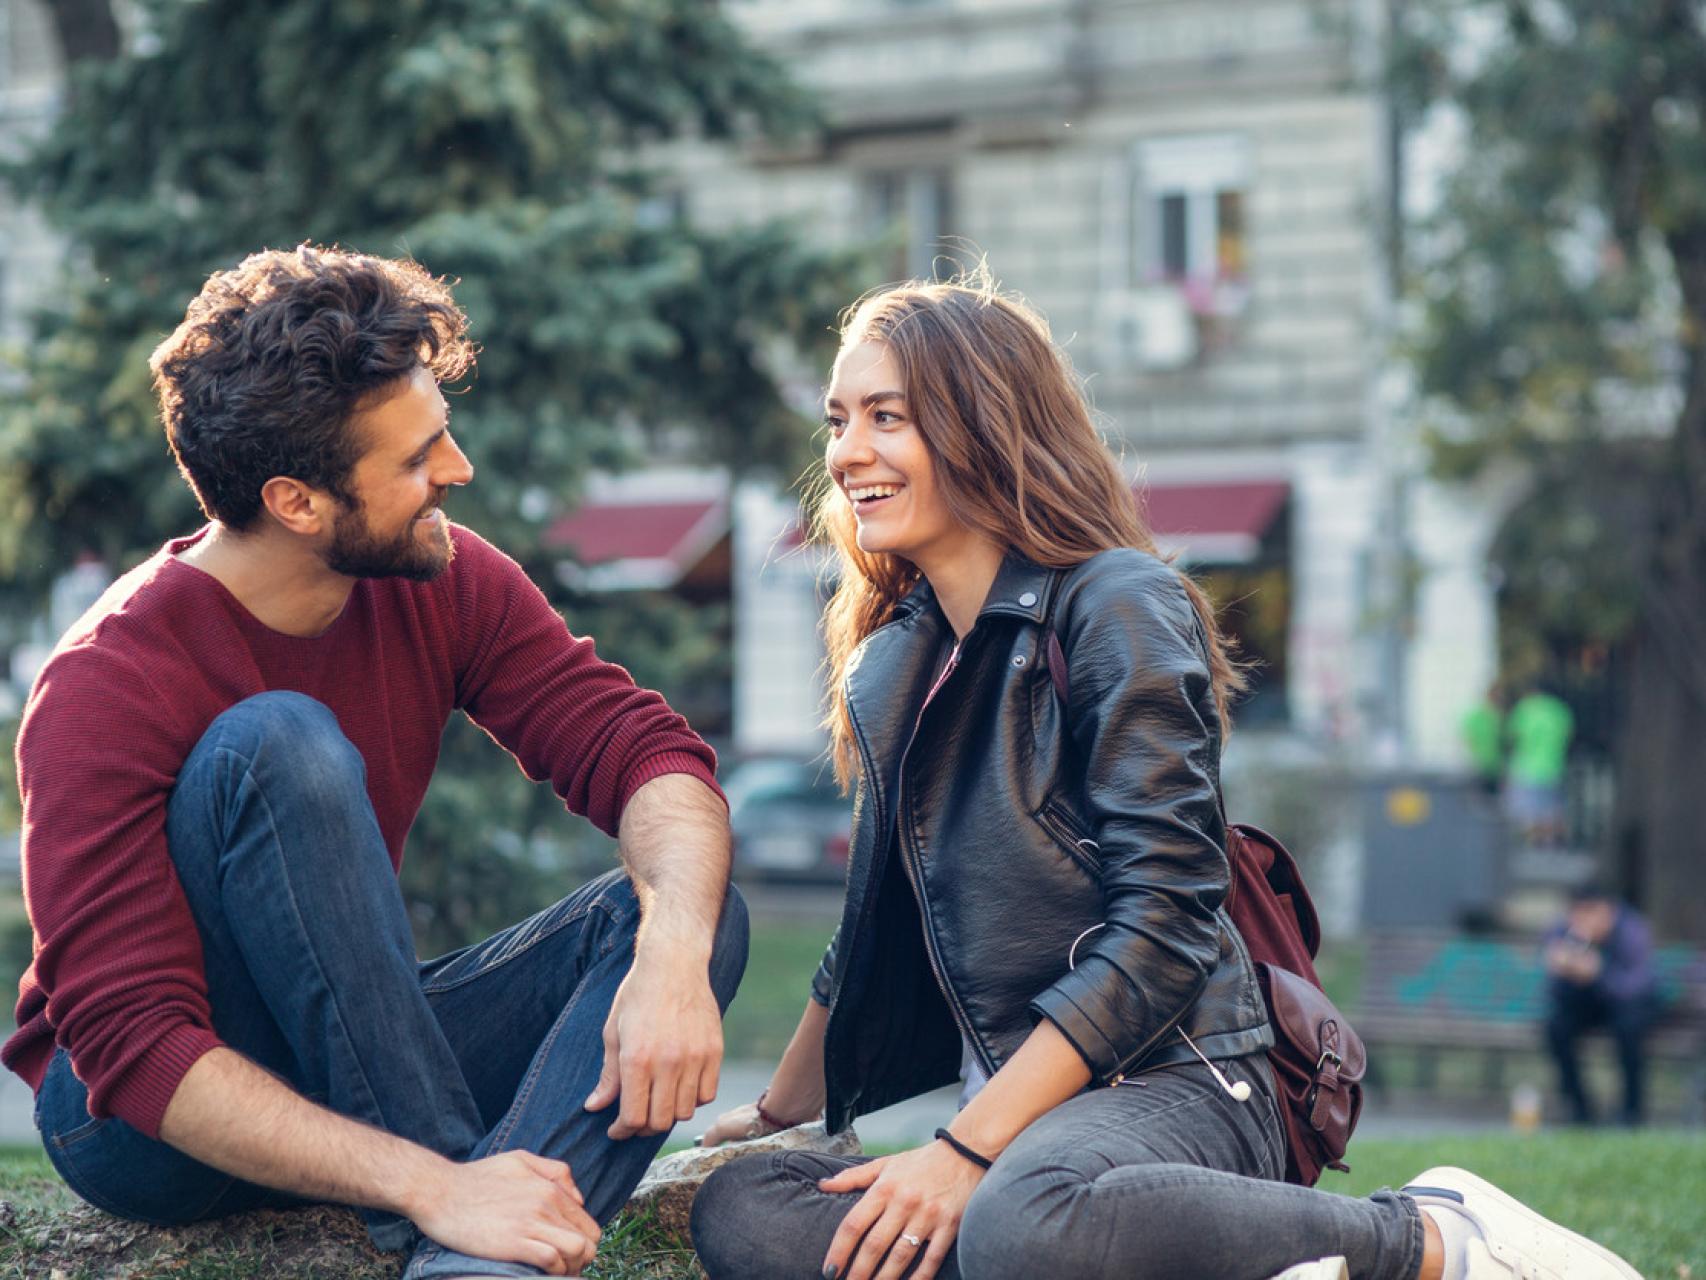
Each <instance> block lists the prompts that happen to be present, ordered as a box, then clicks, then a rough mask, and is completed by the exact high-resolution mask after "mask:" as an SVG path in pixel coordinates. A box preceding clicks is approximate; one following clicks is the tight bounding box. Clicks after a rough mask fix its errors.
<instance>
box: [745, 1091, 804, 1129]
mask: <svg viewBox="0 0 1706 1280" xmlns="http://www.w3.org/2000/svg"><path fill="white" fill-rule="evenodd" d="M769 1096H770V1090H768V1089H766V1090H765V1091H764V1092H763V1093H761V1094H759V1095H758V1101H757V1102H755V1103H753V1104H752V1109H753V1110H754V1111H756V1112H758V1118H759V1119H760V1120H762V1121H764V1123H765V1124H767V1125H769V1126H770V1127H771V1128H772V1129H774V1130H776V1132H778V1133H780V1132H781V1131H782V1130H783V1129H792V1128H793V1127H794V1126H793V1125H791V1124H784V1123H783V1122H782V1121H780V1120H778V1119H777V1118H776V1117H775V1116H773V1115H771V1114H770V1113H769V1112H768V1111H766V1110H765V1109H764V1100H765V1099H766V1098H768V1097H769Z"/></svg>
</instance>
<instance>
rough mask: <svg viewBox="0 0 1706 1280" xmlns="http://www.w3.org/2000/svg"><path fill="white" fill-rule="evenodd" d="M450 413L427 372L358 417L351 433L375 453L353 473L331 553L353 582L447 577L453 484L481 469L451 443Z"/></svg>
mask: <svg viewBox="0 0 1706 1280" xmlns="http://www.w3.org/2000/svg"><path fill="white" fill-rule="evenodd" d="M449 423H450V408H449V406H448V405H447V404H445V402H444V396H443V394H442V393H441V392H440V391H439V389H438V383H437V382H436V381H434V379H433V376H432V374H431V373H429V372H428V371H427V370H426V368H425V367H424V366H422V367H418V368H416V370H415V371H414V373H412V374H410V375H409V377H408V378H407V379H405V380H404V381H403V382H401V383H400V384H399V386H398V389H397V391H396V392H395V393H394V394H392V395H390V396H388V397H387V398H385V399H384V400H382V401H381V402H379V403H378V404H375V405H373V406H371V407H370V408H368V409H365V410H363V411H362V412H360V413H358V414H356V415H355V417H354V418H353V419H352V420H351V422H350V429H351V430H352V431H358V432H360V433H361V438H362V439H364V440H366V441H367V452H366V453H364V454H363V455H362V457H361V461H359V462H357V463H356V464H355V467H354V468H353V470H352V471H351V472H350V482H349V491H350V495H351V501H350V502H348V503H345V504H343V505H342V507H341V509H340V510H339V511H338V514H337V518H336V520H335V521H334V523H333V527H332V540H331V544H330V545H329V546H328V547H327V548H326V549H325V551H324V552H323V556H324V559H325V562H326V567H327V568H328V569H331V570H332V571H333V572H335V573H341V574H343V575H344V576H346V577H350V578H408V579H411V580H412V581H415V582H426V581H429V580H430V579H432V578H436V577H437V576H438V575H439V574H440V573H442V572H444V569H445V566H447V565H448V564H449V563H450V558H451V556H452V554H453V548H452V546H451V542H450V528H449V526H448V525H447V524H446V523H445V519H444V513H443V511H442V510H441V509H440V507H441V504H442V503H443V501H444V495H445V494H446V493H447V492H448V491H449V489H450V487H451V486H452V485H458V484H467V483H468V481H469V480H471V479H473V477H474V468H473V467H471V466H470V465H469V464H468V459H467V458H466V457H465V456H464V455H463V453H462V450H461V449H459V448H457V447H456V442H455V441H454V440H452V439H451V438H450V430H449Z"/></svg>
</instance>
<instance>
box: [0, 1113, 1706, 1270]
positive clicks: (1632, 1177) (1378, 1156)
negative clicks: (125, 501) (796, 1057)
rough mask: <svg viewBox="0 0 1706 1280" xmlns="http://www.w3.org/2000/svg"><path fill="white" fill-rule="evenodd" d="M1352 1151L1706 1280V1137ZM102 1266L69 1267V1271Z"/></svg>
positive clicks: (9, 1255) (1351, 1186)
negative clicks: (1467, 1184)
mask: <svg viewBox="0 0 1706 1280" xmlns="http://www.w3.org/2000/svg"><path fill="white" fill-rule="evenodd" d="M1349 1159H1350V1163H1351V1166H1352V1172H1350V1173H1349V1174H1339V1173H1329V1174H1328V1175H1327V1176H1326V1178H1325V1179H1324V1180H1323V1182H1322V1187H1323V1188H1324V1189H1326V1190H1329V1191H1333V1192H1337V1193H1341V1194H1345V1195H1364V1194H1366V1193H1368V1192H1370V1191H1373V1190H1375V1189H1377V1188H1379V1187H1383V1186H1401V1185H1403V1183H1404V1182H1406V1181H1407V1180H1408V1179H1410V1178H1411V1177H1413V1176H1414V1175H1416V1174H1417V1173H1420V1172H1421V1171H1422V1170H1424V1169H1426V1168H1428V1167H1430V1166H1432V1165H1437V1164H1456V1165H1462V1166H1464V1167H1465V1168H1469V1169H1473V1170H1474V1171H1475V1172H1476V1173H1478V1174H1480V1175H1481V1176H1483V1177H1485V1178H1487V1179H1489V1180H1490V1181H1492V1182H1494V1183H1497V1184H1498V1185H1499V1186H1501V1187H1503V1188H1504V1189H1505V1190H1506V1191H1509V1192H1510V1193H1511V1194H1512V1195H1514V1196H1516V1197H1518V1198H1519V1199H1521V1200H1523V1201H1525V1202H1527V1203H1529V1204H1531V1205H1533V1206H1534V1207H1535V1208H1537V1209H1539V1210H1540V1211H1541V1212H1542V1213H1545V1214H1546V1215H1548V1216H1549V1217H1552V1218H1555V1219H1556V1220H1558V1221H1559V1222H1562V1223H1564V1224H1565V1225H1567V1226H1569V1227H1571V1228H1573V1229H1574V1230H1577V1231H1580V1232H1582V1233H1583V1234H1585V1235H1588V1236H1591V1237H1592V1238H1594V1239H1595V1240H1598V1241H1600V1242H1601V1243H1603V1244H1605V1245H1607V1246H1608V1247H1610V1248H1612V1249H1615V1250H1616V1251H1617V1252H1618V1253H1620V1254H1622V1255H1623V1256H1624V1257H1625V1258H1627V1259H1628V1260H1629V1261H1630V1262H1631V1263H1632V1264H1633V1265H1634V1266H1635V1268H1636V1269H1637V1270H1639V1271H1640V1272H1641V1274H1642V1275H1643V1276H1645V1277H1647V1280H1706V1233H1703V1232H1702V1230H1701V1225H1702V1214H1701V1205H1702V1204H1703V1203H1706V1135H1678V1134H1662V1133H1637V1134H1624V1133H1612V1132H1596V1133H1541V1134H1534V1135H1530V1136H1526V1137H1519V1136H1515V1135H1486V1136H1479V1137H1467V1138H1464V1137H1450V1138H1429V1139H1414V1140H1366V1141H1358V1142H1355V1143H1353V1144H1352V1147H1351V1151H1350V1154H1349ZM0 1198H3V1199H5V1200H8V1201H10V1202H12V1203H13V1204H14V1205H17V1206H19V1210H20V1213H19V1214H17V1215H15V1216H14V1220H13V1222H12V1224H11V1225H9V1226H7V1227H5V1228H4V1229H3V1230H0V1280H12V1278H13V1277H19V1278H22V1277H30V1278H31V1280H35V1278H36V1277H44V1280H45V1275H46V1273H45V1271H44V1270H42V1269H41V1268H39V1267H32V1265H31V1258H32V1252H33V1251H32V1246H31V1238H32V1237H31V1231H30V1229H29V1225H28V1224H29V1222H30V1221H31V1219H32V1218H34V1217H36V1216H37V1215H39V1213H41V1212H44V1211H47V1210H50V1209H52V1208H53V1207H55V1206H58V1205H63V1204H66V1203H69V1202H70V1196H69V1193H68V1192H66V1191H65V1190H64V1189H63V1187H58V1186H57V1180H55V1179H53V1177H52V1172H51V1170H50V1169H49V1168H48V1165H47V1162H46V1161H45V1160H44V1159H43V1157H42V1155H41V1153H40V1152H39V1151H34V1150H23V1149H0ZM19 1220H21V1223H22V1225H20V1221H19ZM101 1274H103V1273H102V1272H101V1271H99V1270H95V1271H83V1272H81V1273H78V1272H67V1273H66V1275H67V1276H68V1277H70V1280H83V1277H89V1280H93V1278H94V1277H95V1276H98V1275H101ZM258 1274H262V1270H261V1267H260V1265H259V1263H258V1262H257V1260H256V1259H255V1258H254V1257H253V1256H247V1257H245V1256H240V1255H233V1254H231V1253H223V1254H222V1253H220V1252H219V1251H216V1250H209V1252H208V1253H207V1255H206V1256H204V1257H199V1258H193V1259H184V1258H182V1257H179V1258H176V1259H174V1260H172V1261H170V1262H168V1263H164V1264H163V1265H162V1266H160V1267H159V1268H154V1269H150V1268H148V1267H147V1266H144V1267H142V1268H141V1269H134V1268H133V1269H131V1270H129V1271H128V1272H127V1273H126V1280H168V1278H169V1280H240V1278H244V1277H250V1276H254V1275H258ZM265 1274H269V1275H272V1274H288V1273H276V1272H271V1271H268V1272H266V1273H265ZM299 1274H303V1275H306V1274H309V1273H306V1272H304V1273H299ZM320 1274H324V1273H320ZM363 1274H364V1275H366V1274H372V1273H369V1272H365V1271H364V1272H363ZM589 1275H590V1276H592V1277H594V1278H595V1280H702V1275H701V1273H700V1271H699V1269H698V1268H697V1266H695V1265H694V1263H693V1260H692V1257H691V1255H689V1254H686V1253H684V1252H682V1251H681V1250H680V1249H679V1248H677V1247H675V1245H674V1244H673V1242H672V1241H670V1240H669V1239H668V1238H666V1237H665V1236H663V1235H662V1233H660V1232H659V1231H658V1230H657V1229H656V1228H655V1227H654V1226H653V1225H652V1224H650V1223H648V1222H646V1221H644V1220H638V1221H636V1220H627V1221H624V1220H621V1219H618V1221H617V1222H615V1223H612V1224H611V1227H610V1229H609V1231H607V1232H606V1234H605V1241H604V1246H603V1248H601V1249H600V1251H599V1260H598V1262H597V1264H596V1265H595V1267H594V1268H593V1270H592V1271H591V1272H589Z"/></svg>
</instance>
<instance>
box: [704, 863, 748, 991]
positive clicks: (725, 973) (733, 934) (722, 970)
mask: <svg viewBox="0 0 1706 1280" xmlns="http://www.w3.org/2000/svg"><path fill="white" fill-rule="evenodd" d="M751 937H752V928H751V923H750V921H749V919H748V916H747V910H746V899H745V898H744V897H742V896H741V892H740V890H739V889H737V888H735V887H734V885H732V884H731V885H730V886H729V891H728V894H727V896H726V897H724V899H723V911H722V915H721V916H719V917H718V919H717V932H716V936H715V938H714V939H713V941H712V943H711V990H712V992H713V993H714V994H715V995H716V997H717V1004H718V1005H719V1006H720V1007H721V1008H723V1009H725V1010H726V1009H727V1008H728V1007H729V1002H730V1001H731V1000H733V999H734V998H735V990H736V989H737V988H738V987H739V986H740V980H741V976H742V975H743V974H744V973H745V972H746V954H747V949H748V947H749V945H750V943H751Z"/></svg>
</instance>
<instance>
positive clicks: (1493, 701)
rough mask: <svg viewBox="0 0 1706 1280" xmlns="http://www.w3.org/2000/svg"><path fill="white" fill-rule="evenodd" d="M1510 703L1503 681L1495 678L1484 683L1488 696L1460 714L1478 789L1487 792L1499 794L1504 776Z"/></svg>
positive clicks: (1494, 794)
mask: <svg viewBox="0 0 1706 1280" xmlns="http://www.w3.org/2000/svg"><path fill="white" fill-rule="evenodd" d="M1509 705H1510V699H1509V698H1508V697H1507V696H1506V695H1505V688H1504V685H1503V684H1502V683H1500V682H1499V681H1497V680H1495V681H1493V683H1492V684H1490V685H1488V686H1487V696H1486V697H1485V698H1483V699H1482V700H1481V701H1480V702H1479V703H1477V704H1476V705H1475V706H1474V707H1471V708H1470V710H1469V714H1468V715H1466V716H1464V717H1463V725H1462V729H1461V732H1462V734H1463V742H1464V745H1465V746H1467V747H1468V748H1469V760H1470V763H1472V764H1473V765H1474V766H1475V776H1476V777H1477V778H1478V779H1479V781H1480V784H1481V789H1482V790H1483V791H1485V792H1486V793H1487V794H1488V795H1490V796H1496V795H1498V794H1499V784H1500V783H1501V782H1502V781H1503V780H1504V774H1505V711H1506V709H1507V708H1508V707H1509Z"/></svg>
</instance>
